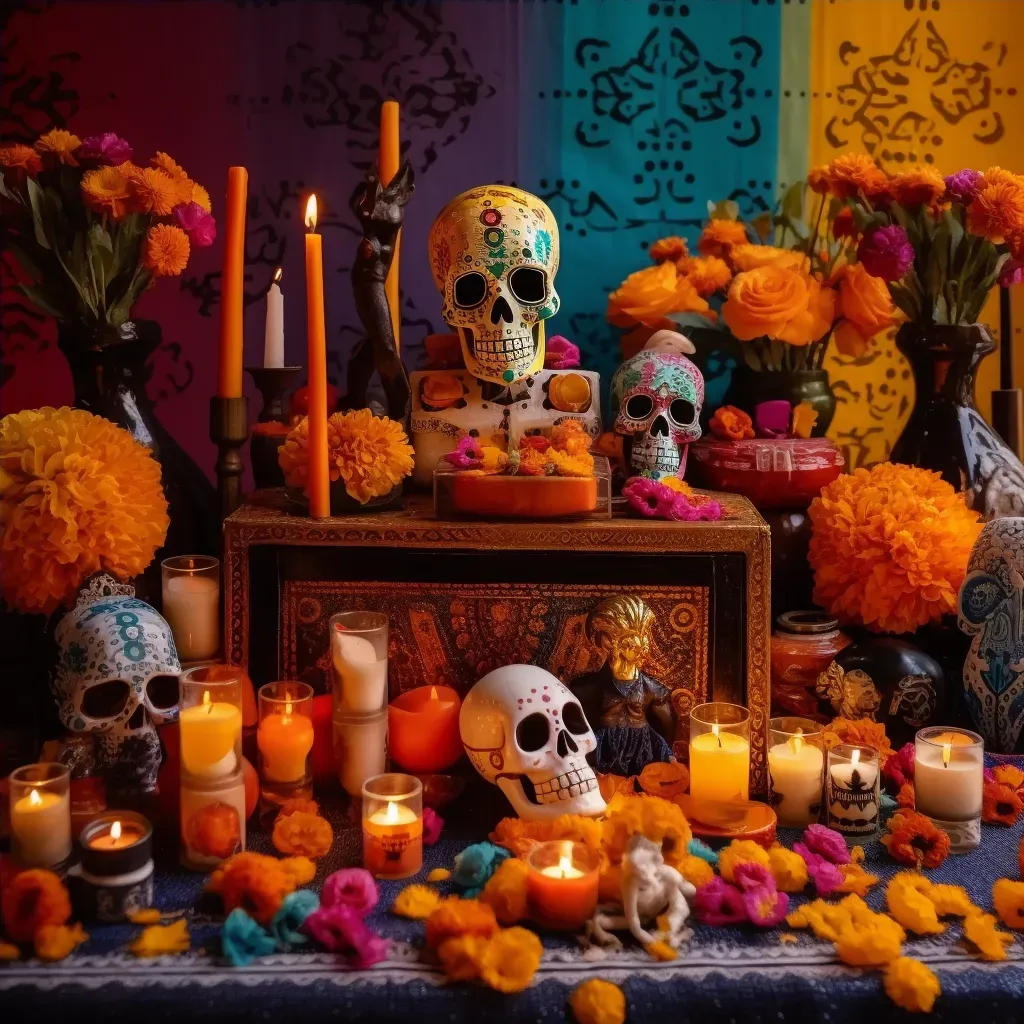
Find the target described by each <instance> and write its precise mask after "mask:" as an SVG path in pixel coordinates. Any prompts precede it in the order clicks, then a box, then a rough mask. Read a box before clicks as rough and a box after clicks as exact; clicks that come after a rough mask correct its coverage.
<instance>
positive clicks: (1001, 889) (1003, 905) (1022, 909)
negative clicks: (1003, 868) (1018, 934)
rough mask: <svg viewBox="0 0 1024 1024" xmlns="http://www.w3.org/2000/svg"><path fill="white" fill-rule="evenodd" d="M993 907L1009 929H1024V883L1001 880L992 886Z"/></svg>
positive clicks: (1008, 879) (1006, 879)
mask: <svg viewBox="0 0 1024 1024" xmlns="http://www.w3.org/2000/svg"><path fill="white" fill-rule="evenodd" d="M992 906H993V907H995V911H996V913H997V914H998V915H999V920H1000V921H1002V922H1003V924H1005V925H1006V927H1007V928H1015V929H1017V930H1018V931H1019V930H1020V929H1022V928H1024V882H1015V881H1013V880H1012V879H1010V878H1000V879H999V880H998V881H997V882H996V883H995V884H994V885H993V886H992Z"/></svg>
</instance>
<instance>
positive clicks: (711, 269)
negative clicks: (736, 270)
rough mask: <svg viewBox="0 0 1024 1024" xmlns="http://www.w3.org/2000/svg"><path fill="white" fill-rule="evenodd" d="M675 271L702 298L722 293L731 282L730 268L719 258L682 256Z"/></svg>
mask: <svg viewBox="0 0 1024 1024" xmlns="http://www.w3.org/2000/svg"><path fill="white" fill-rule="evenodd" d="M676 269H677V270H678V271H679V272H680V273H681V274H682V275H683V276H684V277H686V279H687V280H688V281H689V282H690V284H692V285H693V287H694V288H695V289H696V290H697V294H698V295H700V296H702V297H703V298H705V299H706V298H707V297H708V296H709V295H714V294H715V292H720V291H724V290H725V289H726V288H728V287H729V282H730V281H731V280H732V268H731V267H730V266H729V264H728V263H726V262H725V260H723V259H722V258H721V257H720V256H684V257H683V258H682V259H681V260H677V261H676Z"/></svg>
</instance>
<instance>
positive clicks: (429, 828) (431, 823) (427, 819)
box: [423, 807, 444, 846]
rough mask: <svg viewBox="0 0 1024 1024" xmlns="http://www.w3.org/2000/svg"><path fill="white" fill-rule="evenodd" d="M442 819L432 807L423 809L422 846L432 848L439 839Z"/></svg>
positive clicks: (442, 825) (442, 826)
mask: <svg viewBox="0 0 1024 1024" xmlns="http://www.w3.org/2000/svg"><path fill="white" fill-rule="evenodd" d="M443 828H444V818H442V817H441V815H440V814H438V813H437V811H435V810H434V808H433V807H424V808H423V845H424V846H433V845H434V843H436V842H437V841H438V839H440V838H441V829H443Z"/></svg>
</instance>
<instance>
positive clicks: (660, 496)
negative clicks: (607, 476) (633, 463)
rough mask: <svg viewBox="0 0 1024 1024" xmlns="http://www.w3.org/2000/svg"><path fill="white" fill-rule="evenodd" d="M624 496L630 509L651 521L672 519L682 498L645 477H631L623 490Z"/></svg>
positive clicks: (677, 493)
mask: <svg viewBox="0 0 1024 1024" xmlns="http://www.w3.org/2000/svg"><path fill="white" fill-rule="evenodd" d="M622 496H623V497H624V498H625V499H626V501H628V502H629V507H630V508H632V509H634V510H635V511H637V512H639V513H640V515H642V516H647V517H648V518H649V519H654V518H657V519H671V518H673V516H672V510H673V508H675V504H676V499H677V498H680V497H682V495H681V494H680V493H679V492H678V491H673V490H672V488H671V487H666V486H665V485H664V484H659V483H658V481H657V480H648V479H647V478H646V477H643V476H634V477H630V479H629V480H627V481H626V483H625V485H624V486H623V488H622Z"/></svg>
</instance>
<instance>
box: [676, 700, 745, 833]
mask: <svg viewBox="0 0 1024 1024" xmlns="http://www.w3.org/2000/svg"><path fill="white" fill-rule="evenodd" d="M689 750H690V798H691V800H692V801H693V802H694V803H696V804H699V805H700V807H701V811H700V819H701V821H705V822H707V823H708V824H709V825H716V824H719V823H720V822H721V821H724V820H725V819H726V818H727V819H729V820H731V819H732V817H733V815H734V813H735V807H736V805H737V804H741V803H746V802H747V801H749V800H750V712H749V711H747V709H746V708H745V707H742V706H741V705H739V704H724V703H720V702H712V703H710V704H698V705H697V706H696V707H695V708H694V709H693V710H692V711H691V712H690V745H689ZM716 808H719V809H720V813H719V810H716ZM730 808H732V810H730Z"/></svg>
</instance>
